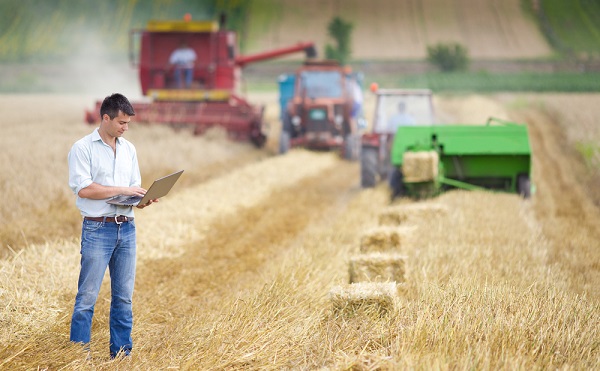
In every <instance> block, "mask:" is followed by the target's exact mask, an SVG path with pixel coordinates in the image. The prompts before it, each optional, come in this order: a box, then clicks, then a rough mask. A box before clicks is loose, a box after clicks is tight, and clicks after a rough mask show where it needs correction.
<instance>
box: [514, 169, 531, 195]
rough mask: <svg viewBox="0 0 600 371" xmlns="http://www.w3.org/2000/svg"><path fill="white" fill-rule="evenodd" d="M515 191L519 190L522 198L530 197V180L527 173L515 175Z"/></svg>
mask: <svg viewBox="0 0 600 371" xmlns="http://www.w3.org/2000/svg"><path fill="white" fill-rule="evenodd" d="M517 192H519V194H520V195H521V196H523V198H530V197H531V180H530V179H529V175H527V174H519V175H517Z"/></svg>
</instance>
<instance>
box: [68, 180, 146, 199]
mask: <svg viewBox="0 0 600 371" xmlns="http://www.w3.org/2000/svg"><path fill="white" fill-rule="evenodd" d="M78 194H79V197H81V198H89V199H92V200H103V199H106V198H110V197H114V196H118V195H125V196H140V197H142V196H144V195H145V194H146V190H145V189H144V188H142V187H111V186H103V185H101V184H98V183H92V184H90V185H89V186H87V187H85V188H82V189H81V190H80V191H79V193H78Z"/></svg>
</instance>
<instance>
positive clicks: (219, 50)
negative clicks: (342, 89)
mask: <svg viewBox="0 0 600 371" xmlns="http://www.w3.org/2000/svg"><path fill="white" fill-rule="evenodd" d="M224 24H225V19H224V18H222V19H221V22H220V23H218V22H215V21H193V20H191V16H190V15H189V14H186V17H184V19H183V20H151V21H149V22H148V24H147V26H146V28H145V29H143V30H132V31H131V34H130V60H131V63H132V65H133V66H135V67H137V68H138V69H139V81H140V85H141V90H142V93H143V95H144V96H146V97H147V98H148V99H147V100H145V101H143V102H132V105H133V107H134V109H135V111H136V116H135V118H134V120H135V121H136V122H145V123H164V124H170V125H172V126H175V127H181V126H190V125H191V126H193V127H194V133H195V134H202V133H203V132H204V131H206V130H207V129H209V128H211V127H213V126H219V127H223V128H224V129H225V130H226V131H227V133H228V136H229V137H230V138H231V139H234V140H240V141H248V140H249V141H251V142H253V143H254V144H255V145H256V146H259V147H260V146H262V145H263V144H264V143H265V141H266V135H267V132H266V128H265V127H264V122H263V112H264V107H263V106H257V105H253V104H251V103H249V102H248V101H247V100H246V99H245V98H244V97H242V96H241V95H240V93H239V91H240V80H241V70H242V68H243V67H244V66H245V65H247V64H249V63H253V62H258V61H263V60H267V59H272V58H277V57H279V56H284V55H288V54H291V53H297V52H305V53H306V55H307V57H314V56H315V54H316V53H315V49H314V44H313V43H312V42H306V43H298V44H296V45H293V46H290V47H287V48H281V49H276V50H271V51H268V52H263V53H258V54H254V55H248V56H239V55H238V52H237V41H236V33H235V32H234V31H230V30H226V29H225V28H224ZM181 44H186V45H187V46H188V47H190V48H192V49H193V50H194V51H195V53H196V55H197V59H196V62H195V65H194V67H193V73H192V83H191V86H189V87H184V88H181V87H178V86H177V81H176V80H175V74H174V70H173V68H172V67H171V66H170V64H169V58H170V55H171V53H172V52H173V51H174V50H175V49H177V47H179V46H180V45H181ZM100 104H101V102H97V103H96V110H95V111H92V112H90V111H88V112H86V121H87V122H88V123H95V122H97V121H98V117H97V115H98V114H97V112H98V111H99V106H100Z"/></svg>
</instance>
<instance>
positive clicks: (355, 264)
mask: <svg viewBox="0 0 600 371" xmlns="http://www.w3.org/2000/svg"><path fill="white" fill-rule="evenodd" d="M406 259H407V257H406V256H404V255H400V254H382V253H379V252H376V253H371V254H361V255H356V256H353V257H351V258H350V264H349V268H348V271H349V273H350V283H354V282H405V281H406V279H405V277H404V274H405V273H406Z"/></svg>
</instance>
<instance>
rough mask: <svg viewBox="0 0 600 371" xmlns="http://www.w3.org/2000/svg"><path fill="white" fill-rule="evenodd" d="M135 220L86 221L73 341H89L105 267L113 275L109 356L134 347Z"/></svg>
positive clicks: (72, 325) (82, 234)
mask: <svg viewBox="0 0 600 371" xmlns="http://www.w3.org/2000/svg"><path fill="white" fill-rule="evenodd" d="M135 250H136V241H135V221H130V222H126V223H123V224H120V225H119V224H117V223H104V222H94V221H90V220H84V221H83V227H82V230H81V271H80V273H79V283H78V291H77V296H76V297H75V308H74V310H73V317H72V319H71V338H70V339H71V341H73V342H76V343H84V344H87V343H89V342H90V338H91V330H92V317H93V315H94V306H95V304H96V299H97V298H98V292H99V291H100V286H101V284H102V279H103V277H104V273H105V272H106V267H108V270H109V273H110V280H111V282H110V287H111V301H110V354H111V356H112V357H114V356H115V355H116V354H117V353H118V352H119V351H120V350H122V351H123V352H124V353H126V354H129V352H130V351H131V348H132V346H133V341H132V339H131V328H132V326H133V311H132V306H131V299H132V296H133V285H134V281H135Z"/></svg>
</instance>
